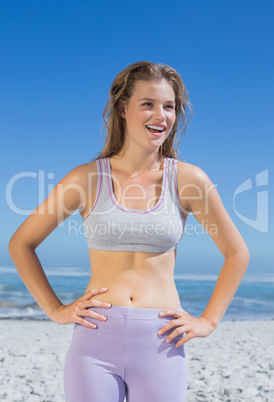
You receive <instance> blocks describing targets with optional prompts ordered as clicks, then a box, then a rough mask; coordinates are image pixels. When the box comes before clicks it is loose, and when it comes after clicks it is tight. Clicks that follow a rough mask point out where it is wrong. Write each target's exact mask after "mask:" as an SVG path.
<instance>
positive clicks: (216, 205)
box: [165, 162, 249, 346]
mask: <svg viewBox="0 0 274 402" xmlns="http://www.w3.org/2000/svg"><path fill="white" fill-rule="evenodd" d="M178 189H179V197H180V201H181V204H182V209H183V210H185V211H191V212H192V213H193V215H194V217H195V218H196V219H197V221H198V222H199V223H200V224H201V225H202V226H203V227H204V228H205V227H207V230H208V233H209V235H210V236H211V238H212V240H213V241H214V243H215V244H216V246H217V247H218V249H219V250H220V252H221V253H222V254H223V256H224V258H225V262H224V264H223V266H222V268H221V271H220V274H219V276H218V280H217V282H216V286H215V288H214V291H213V293H212V296H211V298H210V300H209V303H208V305H207V306H206V308H205V310H204V312H203V314H202V316H201V317H200V318H195V317H192V316H190V315H189V314H187V313H186V312H183V313H180V314H179V316H180V318H179V319H177V320H172V322H173V325H175V324H176V325H180V324H181V326H180V327H178V328H177V330H175V331H174V332H176V331H177V333H175V335H174V336H176V335H178V333H184V332H186V333H187V334H186V335H185V336H184V337H183V339H182V341H180V342H179V346H180V345H182V344H183V343H185V342H187V341H188V340H189V339H191V338H193V337H195V336H207V335H209V334H210V333H211V332H212V331H213V330H214V329H215V328H216V326H217V325H218V323H219V322H220V321H221V319H222V317H223V315H224V313H225V312H226V310H227V307H228V306H229V303H230V302H231V300H232V298H233V296H234V294H235V292H236V290H237V289H238V287H239V284H240V282H241V280H242V277H243V275H244V273H245V271H246V268H247V266H248V262H249V251H248V248H247V246H246V244H245V242H244V240H243V238H242V236H241V235H240V233H239V231H238V230H237V228H236V226H235V225H234V223H233V222H232V220H231V218H230V217H229V215H228V213H227V211H226V210H225V208H224V206H223V203H222V201H221V199H220V196H219V194H218V192H217V190H216V188H215V187H214V185H213V183H212V182H211V180H210V179H209V177H208V176H207V175H206V173H205V172H204V171H203V170H202V169H200V168H199V167H197V166H193V165H189V164H182V162H180V163H178ZM171 325H172V324H171ZM166 327H167V329H169V327H168V326H166ZM166 327H165V328H166ZM170 336H172V335H170ZM172 337H173V336H172ZM169 338H170V337H169Z"/></svg>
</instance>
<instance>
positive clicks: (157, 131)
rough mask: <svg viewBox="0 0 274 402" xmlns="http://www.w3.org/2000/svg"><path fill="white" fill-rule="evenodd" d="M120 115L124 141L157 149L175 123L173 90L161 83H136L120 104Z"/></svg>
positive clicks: (164, 82) (166, 84)
mask: <svg viewBox="0 0 274 402" xmlns="http://www.w3.org/2000/svg"><path fill="white" fill-rule="evenodd" d="M120 114H121V116H122V117H123V118H124V119H125V122H126V125H125V127H126V130H125V134H126V141H133V142H134V143H135V145H137V144H138V145H140V146H142V147H150V148H158V147H160V146H161V145H162V143H163V142H164V141H165V139H166V138H167V137H168V135H169V133H170V131H171V129H172V127H173V125H174V123H175V119H176V114H175V94H174V90H173V88H172V86H171V85H170V84H169V83H168V82H167V81H165V80H162V81H155V80H154V81H137V82H136V83H135V89H134V92H133V94H132V97H131V98H130V100H129V102H128V103H127V104H123V105H121V109H120Z"/></svg>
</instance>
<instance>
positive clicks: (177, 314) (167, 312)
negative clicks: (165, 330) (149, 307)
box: [159, 310, 182, 317]
mask: <svg viewBox="0 0 274 402" xmlns="http://www.w3.org/2000/svg"><path fill="white" fill-rule="evenodd" d="M181 314H182V311H178V310H164V311H161V312H160V313H159V315H160V317H165V316H167V315H174V316H175V317H181Z"/></svg>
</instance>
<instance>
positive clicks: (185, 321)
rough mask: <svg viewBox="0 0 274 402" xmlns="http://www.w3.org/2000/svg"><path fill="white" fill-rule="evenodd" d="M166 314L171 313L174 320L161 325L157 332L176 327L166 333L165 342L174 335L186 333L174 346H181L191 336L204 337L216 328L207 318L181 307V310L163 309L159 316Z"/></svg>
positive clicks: (160, 332)
mask: <svg viewBox="0 0 274 402" xmlns="http://www.w3.org/2000/svg"><path fill="white" fill-rule="evenodd" d="M166 315H168V316H170V315H173V316H174V317H176V318H175V319H174V320H170V321H169V323H168V324H166V325H165V326H164V327H162V328H161V329H160V330H159V331H158V334H159V335H163V334H164V333H165V332H166V331H168V330H169V329H171V328H173V327H177V328H176V329H175V330H174V331H173V332H171V333H170V334H169V335H168V337H167V339H166V342H167V343H169V342H170V341H171V340H172V339H174V338H176V336H178V335H180V334H184V333H185V334H186V335H184V336H183V337H182V339H181V340H180V341H179V342H177V343H176V345H175V346H176V347H178V346H182V345H183V344H185V343H186V342H187V341H189V340H190V339H192V338H196V337H198V338H204V337H206V336H208V335H209V334H211V332H213V331H214V329H215V328H216V326H214V325H213V324H212V323H211V322H210V321H209V320H208V319H206V318H204V317H199V318H197V317H193V316H192V315H190V314H188V313H187V312H186V311H184V310H183V309H182V311H178V310H163V312H162V313H160V314H159V316H160V317H164V316H166Z"/></svg>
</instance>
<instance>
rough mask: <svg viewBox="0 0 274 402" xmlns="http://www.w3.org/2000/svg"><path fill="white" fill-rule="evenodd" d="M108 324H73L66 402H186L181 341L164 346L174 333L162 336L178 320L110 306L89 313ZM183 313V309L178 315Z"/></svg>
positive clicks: (90, 319)
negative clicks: (100, 315)
mask: <svg viewBox="0 0 274 402" xmlns="http://www.w3.org/2000/svg"><path fill="white" fill-rule="evenodd" d="M91 309H92V310H93V311H95V312H96V313H99V314H103V315H105V316H106V317H108V320H107V321H100V320H98V319H95V318H86V319H87V320H89V321H91V322H93V323H94V324H96V325H97V328H95V329H92V328H88V327H85V326H83V325H80V324H75V327H74V333H73V338H72V343H71V345H70V348H69V351H68V354H67V359H66V363H65V372H64V380H65V397H66V402H123V401H124V398H126V399H125V400H126V401H127V402H153V401H155V402H156V401H157V402H167V401H172V402H184V401H185V397H186V387H187V375H186V359H185V353H184V346H183V345H182V346H180V347H177V348H176V347H175V343H177V342H178V341H179V340H180V339H181V338H182V335H178V336H177V337H176V338H174V339H173V340H172V341H171V342H170V343H169V344H168V343H166V342H165V340H166V338H167V337H168V335H169V334H170V333H171V332H173V331H174V329H175V327H173V328H172V329H170V330H168V331H166V332H165V333H164V334H163V335H158V333H157V332H158V330H159V329H160V328H162V327H163V326H164V325H165V324H167V323H168V322H169V321H170V320H171V319H174V318H175V317H174V316H164V317H160V316H159V315H158V314H159V312H160V311H163V310H164V309H148V308H136V307H124V306H116V305H112V307H111V308H109V309H106V308H102V307H91ZM178 310H180V309H178Z"/></svg>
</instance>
